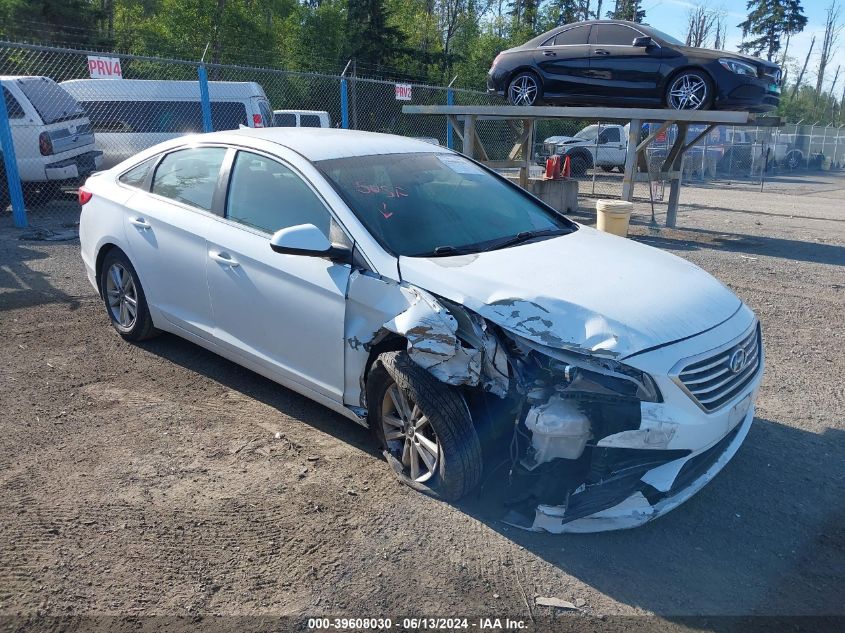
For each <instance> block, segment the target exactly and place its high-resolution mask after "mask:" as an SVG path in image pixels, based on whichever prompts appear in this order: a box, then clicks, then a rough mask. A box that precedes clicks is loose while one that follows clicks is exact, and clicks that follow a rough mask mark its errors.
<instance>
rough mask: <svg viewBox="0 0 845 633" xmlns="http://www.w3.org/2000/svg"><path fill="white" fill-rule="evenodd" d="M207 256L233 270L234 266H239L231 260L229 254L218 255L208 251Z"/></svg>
mask: <svg viewBox="0 0 845 633" xmlns="http://www.w3.org/2000/svg"><path fill="white" fill-rule="evenodd" d="M208 256H209V257H210V258H211V259H213V260H214V261H216V262H217V263H218V264H223V265H224V266H231V267H232V268H234V267H235V266H240V264H238V261H237V260H236V259H233V258H232V256H231V255H229V253H218V252H217V251H208Z"/></svg>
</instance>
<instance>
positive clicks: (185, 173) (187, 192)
mask: <svg viewBox="0 0 845 633" xmlns="http://www.w3.org/2000/svg"><path fill="white" fill-rule="evenodd" d="M226 152H227V149H226V148H225V147H210V146H209V147H193V148H189V149H181V150H176V151H173V152H170V153H168V154H165V155H164V157H162V158H161V159H160V160H158V159H152V160H150V161H147V163H142V165H141V166H139V167H138V168H136V170H137V171H136V170H130V171H129V172H126V173H125V174H123V175H122V176H121V177H120V181H121V182H122V183H123V184H124V185H126V186H135V187H138V188H139V189H140V190H139V192H138V193H137V194H136V195H134V196H132V198H130V199H129V201H128V203H127V204H126V210H125V215H124V223H125V230H126V238H127V241H128V243H129V250H130V253H129V258H130V259H131V260H132V262H133V263H134V264H135V268H136V270H137V271H138V275H139V276H140V278H141V284H142V285H143V286H144V291H145V293H146V295H147V300H148V302H149V303H150V304H151V305H152V306H154V308H155V309H156V310H157V311H158V312H159V313H160V314H161V316H163V317H164V318H165V319H167V320H168V321H169V322H170V323H171V324H173V325H175V326H178V327H179V328H182V329H184V330H186V331H188V332H190V333H191V334H195V335H197V336H201V337H203V338H207V339H210V338H211V337H212V329H213V328H212V320H211V305H210V303H209V298H208V286H207V285H206V280H205V267H206V259H207V254H206V236H207V234H208V232H209V228H210V226H211V225H213V224H214V223H216V222H217V220H216V219H215V215H216V212H215V209H219V208H221V205H220V203H219V200H218V198H219V195H216V191H217V182H218V179H219V177H220V167H221V165H222V164H223V161H224V158H225V156H226ZM145 169H148V170H149V173H148V172H147V171H144V170H145ZM144 189H148V191H143V190H144Z"/></svg>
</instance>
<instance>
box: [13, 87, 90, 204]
mask: <svg viewBox="0 0 845 633" xmlns="http://www.w3.org/2000/svg"><path fill="white" fill-rule="evenodd" d="M0 84H2V86H3V96H4V97H5V100H6V110H7V111H8V113H9V127H10V128H11V130H12V139H13V141H14V144H15V158H16V159H17V166H18V173H19V174H20V178H21V185H22V189H23V193H24V199H25V201H26V203H27V204H28V205H32V206H39V205H41V204H45V203H46V202H48V201H49V200H51V199H52V198H54V197H55V196H56V194H57V193H58V191H59V188H60V187H61V186H62V185H69V186H74V187H75V186H78V184H79V182H80V180H82V179H84V178H86V177H88V176H89V175H90V174H91V173H92V172H94V171H96V170H97V169H99V168H100V166H101V162H102V152H99V151H97V150H96V149H95V147H94V135H93V133H92V132H91V124H90V121H89V120H88V117H87V116H85V111H84V110H83V109H82V107H81V106H80V105H79V104H78V103H77V102H76V100H75V99H74V98H73V97H72V96H70V95H69V94H68V93H67V92H66V91H65V90H63V89H62V88H61V87H60V86H59V85H58V84H57V83H56V82H55V81H53V80H52V79H50V78H49V77H34V76H26V77H23V76H2V77H0ZM1 153H2V152H0V154H1ZM0 170H2V173H1V174H0V205H2V206H3V207H4V208H5V206H6V205H7V204H8V195H9V192H8V184H7V181H6V174H5V163H2V162H0Z"/></svg>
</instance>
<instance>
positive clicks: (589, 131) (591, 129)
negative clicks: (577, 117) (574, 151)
mask: <svg viewBox="0 0 845 633" xmlns="http://www.w3.org/2000/svg"><path fill="white" fill-rule="evenodd" d="M598 133H599V126H598V125H588V126H587V127H585V128H584V129H583V130H581V131H580V132H578V133H577V134H576V135H575V138H582V139H584V140H585V141H593V140H595V138H596V136H598Z"/></svg>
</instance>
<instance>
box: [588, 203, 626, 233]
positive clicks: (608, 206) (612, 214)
mask: <svg viewBox="0 0 845 633" xmlns="http://www.w3.org/2000/svg"><path fill="white" fill-rule="evenodd" d="M633 210H634V205H633V204H631V203H630V202H626V201H625V200H597V201H596V228H597V229H598V230H599V231H604V232H605V233H612V234H613V235H618V236H620V237H626V236H627V235H628V223H629V222H630V220H631V212H632V211H633Z"/></svg>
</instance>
